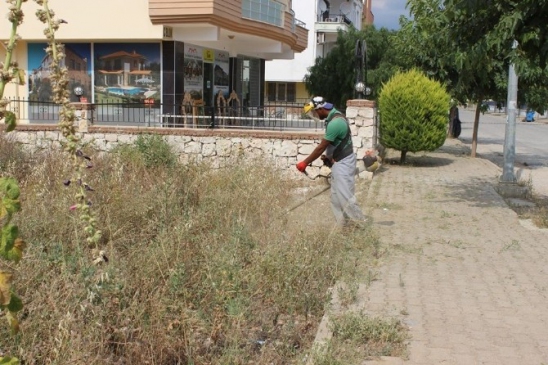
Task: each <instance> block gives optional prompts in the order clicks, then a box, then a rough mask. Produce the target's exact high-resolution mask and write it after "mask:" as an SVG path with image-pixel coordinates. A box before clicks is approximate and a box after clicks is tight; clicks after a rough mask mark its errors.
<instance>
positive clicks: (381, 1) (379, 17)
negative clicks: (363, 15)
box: [371, 0, 409, 30]
mask: <svg viewBox="0 0 548 365" xmlns="http://www.w3.org/2000/svg"><path fill="white" fill-rule="evenodd" d="M406 3H407V0H371V8H372V10H373V15H374V16H375V23H374V24H375V27H376V28H377V29H380V28H382V27H385V28H388V29H393V30H395V29H400V24H399V18H400V15H405V16H407V17H409V12H408V10H407V9H406V8H405V4H406Z"/></svg>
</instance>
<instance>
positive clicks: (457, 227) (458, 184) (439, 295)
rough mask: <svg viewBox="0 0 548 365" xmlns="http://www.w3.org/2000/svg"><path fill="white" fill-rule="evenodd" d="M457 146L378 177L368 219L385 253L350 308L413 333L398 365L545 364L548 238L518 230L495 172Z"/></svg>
mask: <svg viewBox="0 0 548 365" xmlns="http://www.w3.org/2000/svg"><path fill="white" fill-rule="evenodd" d="M462 148H463V146H462V145H461V144H460V142H458V141H453V140H451V141H448V142H447V143H446V145H445V146H444V147H443V148H442V149H440V150H439V151H436V152H434V153H427V154H426V155H425V156H423V157H417V155H415V156H409V157H408V158H409V160H410V162H412V164H414V166H405V167H402V166H398V165H390V166H388V167H387V168H386V169H385V170H384V171H382V172H381V173H379V174H378V175H376V176H375V178H374V179H373V182H372V185H371V187H370V189H369V193H368V197H367V203H366V206H367V209H366V211H367V212H368V213H369V214H371V215H372V216H373V219H374V221H375V225H374V227H375V230H376V231H377V232H378V233H379V236H380V237H381V240H382V242H383V243H384V245H385V246H387V247H389V254H388V255H387V256H386V258H385V259H384V260H385V262H383V263H382V265H380V266H379V273H378V276H377V277H378V280H377V281H373V282H372V283H371V285H370V286H369V287H365V286H364V287H362V289H361V290H360V293H361V297H360V301H359V303H357V305H356V307H358V308H360V309H364V310H365V311H366V312H367V313H370V314H371V315H383V316H397V317H400V318H402V319H403V320H404V322H405V323H407V324H408V325H409V326H410V332H411V336H412V339H411V341H410V346H409V349H410V354H409V355H410V356H409V359H408V360H407V361H403V362H402V363H404V364H409V365H415V364H417V365H418V364H427V365H433V364H459V365H461V364H462V365H468V364H493V365H495V364H496V365H501V364H509V365H510V364H511V365H515V364H527V365H529V364H531V365H533V364H536V365H541V364H548V298H547V296H548V262H547V261H548V231H547V230H528V229H526V228H524V227H522V226H521V225H520V223H519V220H518V217H517V215H516V214H515V213H514V212H513V211H512V210H511V209H509V208H508V206H507V205H506V203H505V202H504V200H503V199H502V198H501V197H500V196H499V195H498V194H497V193H496V192H495V190H494V186H495V185H496V184H497V181H498V177H499V176H500V174H501V171H500V169H499V168H498V167H496V166H495V165H494V164H492V163H491V162H489V161H487V160H483V159H472V158H469V157H467V156H465V155H463V154H462V151H463V149H462ZM402 313H403V314H402ZM365 363H366V364H369V363H370V362H365ZM375 363H383V362H375ZM394 363H400V361H396V362H394Z"/></svg>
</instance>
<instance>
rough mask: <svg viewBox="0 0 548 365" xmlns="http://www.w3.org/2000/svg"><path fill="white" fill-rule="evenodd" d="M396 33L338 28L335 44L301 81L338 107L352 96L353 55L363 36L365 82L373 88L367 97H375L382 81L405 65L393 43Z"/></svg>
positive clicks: (353, 79)
mask: <svg viewBox="0 0 548 365" xmlns="http://www.w3.org/2000/svg"><path fill="white" fill-rule="evenodd" d="M395 34H397V32H395V31H390V30H388V29H386V28H381V29H380V30H377V29H376V28H375V27H374V26H368V27H366V28H365V29H364V30H362V31H357V30H356V29H354V28H351V29H350V30H349V31H348V32H347V33H344V32H342V31H339V34H338V37H337V43H336V45H335V47H334V48H333V49H332V50H331V52H329V53H328V54H327V56H326V57H324V58H317V59H316V61H315V63H314V65H313V66H311V67H310V68H309V69H308V71H309V73H308V74H307V75H306V76H305V78H304V82H305V85H306V88H307V91H308V92H309V93H310V94H311V95H321V96H323V97H324V98H326V99H327V100H330V101H332V102H333V103H335V105H337V106H344V105H346V101H347V100H348V99H352V98H354V83H355V81H356V73H355V72H356V70H355V63H354V60H355V58H354V54H355V46H356V41H357V40H358V39H365V41H366V45H367V60H366V70H365V71H366V77H367V80H366V83H367V86H369V87H370V88H371V90H372V94H371V95H369V96H368V98H369V99H376V98H377V96H378V94H379V92H380V90H381V87H382V83H383V82H386V81H388V80H389V79H390V77H392V76H393V75H394V74H395V73H396V71H398V70H400V69H402V67H404V66H403V65H401V62H400V60H399V59H398V54H397V53H396V51H395V50H394V47H393V45H392V43H393V41H394V39H395Z"/></svg>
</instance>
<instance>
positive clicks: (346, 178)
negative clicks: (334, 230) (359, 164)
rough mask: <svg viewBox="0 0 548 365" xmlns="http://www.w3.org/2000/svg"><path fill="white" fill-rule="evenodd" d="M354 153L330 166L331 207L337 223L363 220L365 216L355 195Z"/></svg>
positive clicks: (342, 223) (343, 223)
mask: <svg viewBox="0 0 548 365" xmlns="http://www.w3.org/2000/svg"><path fill="white" fill-rule="evenodd" d="M355 176H356V154H354V153H352V154H350V155H349V156H347V157H345V158H343V159H342V160H340V161H337V162H335V163H334V164H333V167H331V209H332V210H333V214H334V215H335V219H336V220H337V223H338V224H340V225H345V224H346V223H348V221H363V220H365V216H364V214H363V212H362V210H361V208H360V206H359V205H358V202H357V200H356V196H355Z"/></svg>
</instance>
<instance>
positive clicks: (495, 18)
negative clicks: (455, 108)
mask: <svg viewBox="0 0 548 365" xmlns="http://www.w3.org/2000/svg"><path fill="white" fill-rule="evenodd" d="M543 3H545V2H543ZM408 6H409V8H410V13H411V14H412V15H413V19H412V20H409V19H405V18H403V19H402V20H401V23H402V31H401V37H400V38H399V39H398V42H397V43H396V46H397V47H398V49H399V50H400V53H402V54H406V55H409V58H410V59H411V61H414V62H415V65H416V66H417V67H420V68H421V69H423V70H424V71H425V72H427V73H428V75H431V76H433V77H435V78H436V79H438V80H440V81H442V82H444V83H445V84H447V86H448V88H449V91H450V93H451V95H452V97H453V98H454V99H455V100H457V101H459V102H460V103H468V102H470V101H471V102H472V103H475V104H476V115H475V118H474V130H473V137H472V157H475V156H476V148H477V134H478V127H479V118H480V113H481V112H482V103H483V101H484V100H485V99H494V100H499V101H500V100H506V95H507V83H508V81H507V78H508V67H509V64H510V62H513V63H515V64H516V66H517V70H518V75H519V77H520V86H519V90H520V92H519V96H518V100H519V101H520V102H522V103H531V104H532V105H535V108H536V109H537V110H545V109H546V103H547V102H548V100H547V99H545V98H544V95H547V94H548V89H547V88H546V86H545V83H544V80H545V79H546V76H548V72H547V71H546V70H545V68H544V66H543V64H545V63H546V55H547V54H548V43H547V41H546V34H548V31H547V30H546V29H545V27H544V24H545V21H544V20H543V17H545V15H546V10H548V8H547V5H546V4H542V5H541V4H537V1H533V0H525V1H520V2H519V5H518V4H517V2H515V1H510V0H503V1H497V2H493V1H478V0H468V1H460V0H458V1H457V0H409V1H408ZM514 39H516V40H518V42H521V46H520V47H518V48H517V49H515V50H514V49H513V48H512V43H513V41H514ZM543 47H544V48H543Z"/></svg>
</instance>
